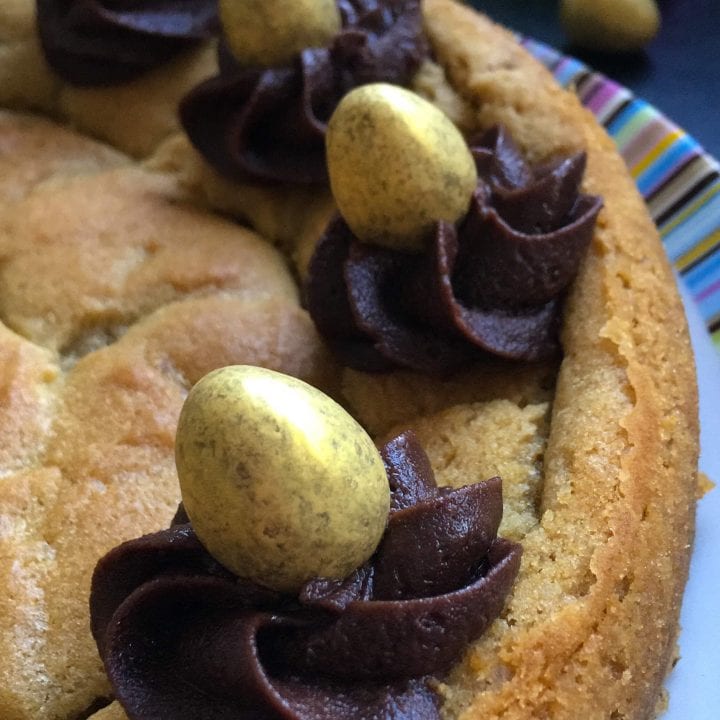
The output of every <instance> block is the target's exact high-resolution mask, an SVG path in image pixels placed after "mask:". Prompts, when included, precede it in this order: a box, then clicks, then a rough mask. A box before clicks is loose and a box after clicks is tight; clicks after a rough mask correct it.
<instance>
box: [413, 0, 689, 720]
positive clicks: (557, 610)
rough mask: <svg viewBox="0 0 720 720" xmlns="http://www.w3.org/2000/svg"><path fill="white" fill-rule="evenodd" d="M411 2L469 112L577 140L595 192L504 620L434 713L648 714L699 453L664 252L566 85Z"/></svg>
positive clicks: (455, 14) (671, 626)
mask: <svg viewBox="0 0 720 720" xmlns="http://www.w3.org/2000/svg"><path fill="white" fill-rule="evenodd" d="M425 10H426V18H427V23H428V28H429V31H430V33H431V35H432V37H433V43H434V46H435V48H436V51H437V52H438V54H439V57H440V61H441V62H442V63H443V65H445V67H446V68H448V71H449V74H450V78H451V82H452V84H453V86H454V87H455V88H456V90H457V91H458V92H459V93H460V94H461V95H462V97H464V98H466V99H469V101H470V103H471V104H472V105H473V106H474V107H476V108H477V119H478V123H479V125H486V124H487V123H488V122H503V123H504V124H506V125H507V126H508V127H509V128H510V130H511V132H512V133H513V134H514V135H515V136H516V137H517V138H518V140H519V142H520V143H521V145H522V146H523V147H524V148H525V149H526V151H528V152H529V153H530V154H531V155H533V156H536V157H538V158H540V157H542V156H544V155H545V153H546V152H548V153H551V154H552V153H554V152H555V151H558V152H560V151H567V150H568V149H571V148H574V147H577V146H578V144H579V146H580V147H584V148H585V149H586V150H587V152H588V169H587V173H586V179H585V188H586V190H587V191H589V192H593V193H598V194H601V195H603V197H604V199H605V208H604V210H603V212H602V213H601V216H600V220H599V226H598V231H597V232H596V235H595V238H594V242H593V246H592V248H591V251H590V253H589V255H588V257H587V260H586V262H585V263H584V266H583V268H582V270H581V273H580V276H579V277H578V279H577V281H576V283H575V285H574V288H573V292H572V294H571V297H570V299H569V301H568V304H567V308H566V319H565V323H564V336H563V345H564V350H565V357H564V360H563V363H562V366H561V368H560V372H559V375H558V381H557V389H556V393H555V398H554V402H553V414H552V421H551V428H550V434H549V437H548V446H547V451H546V454H545V464H544V485H543V490H542V498H541V504H540V513H541V515H540V523H539V525H538V526H537V528H535V529H533V530H532V531H531V532H530V533H528V535H527V536H526V538H525V541H524V546H525V554H524V561H523V569H522V571H521V577H520V581H519V582H518V584H517V585H516V588H515V590H514V592H513V597H512V599H511V601H510V604H509V607H508V610H507V612H506V615H505V618H504V622H499V623H497V624H496V626H495V627H494V628H493V631H492V632H491V633H489V634H488V636H486V638H484V639H483V640H481V641H480V642H479V643H478V644H477V646H476V647H475V648H473V649H472V651H471V652H470V653H469V654H468V657H467V658H466V660H465V662H464V663H463V665H462V667H461V668H460V669H459V670H458V671H457V672H456V673H455V674H454V676H453V682H451V683H450V684H449V685H448V686H447V690H446V696H447V697H448V700H449V703H450V705H449V710H448V714H449V715H451V716H453V715H454V714H455V711H456V712H457V713H458V714H459V715H460V717H467V718H473V717H477V718H481V717H503V718H530V717H533V718H538V717H544V716H547V717H552V718H554V719H557V720H559V719H560V718H565V717H567V718H571V717H572V718H577V717H591V718H595V717H597V718H601V717H602V718H609V717H613V718H623V717H625V718H645V717H651V716H653V714H654V711H655V706H656V702H657V699H658V695H659V692H660V685H661V682H662V680H663V678H664V676H665V673H666V672H667V669H668V666H669V663H670V661H671V658H672V653H673V645H674V642H675V634H676V628H677V615H678V611H679V602H680V597H681V593H682V588H683V587H684V583H685V578H686V574H687V563H688V557H689V546H690V544H691V542H692V533H693V494H694V488H695V479H694V473H695V467H696V460H697V397H696V390H695V379H694V365H693V360H692V353H691V350H690V346H689V340H688V335H687V329H686V325H685V319H684V313H683V310H682V306H681V303H680V300H679V297H678V295H677V291H676V289H675V286H674V282H673V280H672V274H671V271H670V267H669V264H668V261H667V259H666V257H665V255H664V253H663V250H662V247H661V244H660V242H659V239H658V236H657V231H656V230H655V228H654V227H653V225H652V223H651V221H650V219H649V217H648V215H647V211H646V210H645V208H644V206H643V203H642V200H641V199H640V197H639V195H638V193H637V191H636V189H635V187H634V185H633V183H632V180H631V179H630V177H629V175H628V173H627V171H626V170H625V168H624V166H623V164H622V161H621V159H620V158H619V156H618V155H617V152H616V151H615V149H614V147H613V146H612V143H611V141H610V140H609V139H608V137H607V136H606V135H605V133H604V132H603V131H602V130H601V129H600V128H599V127H598V126H597V125H596V123H595V121H594V120H593V119H592V118H591V117H590V115H589V113H587V112H586V111H584V110H582V109H581V107H580V105H579V103H578V101H577V100H576V98H574V97H573V96H571V95H570V94H568V93H562V92H561V91H559V90H558V89H557V87H556V86H555V84H554V82H553V81H552V79H551V78H550V76H549V75H548V74H547V73H546V72H545V71H544V70H542V69H540V68H539V67H538V65H537V63H535V62H534V61H533V60H531V59H530V58H528V57H527V56H526V55H525V54H524V53H523V52H521V51H519V50H518V49H517V46H516V45H515V44H514V42H513V41H512V39H511V38H509V37H508V36H507V34H506V33H505V32H504V31H501V30H500V29H498V28H497V27H496V26H494V25H492V24H491V23H489V22H488V21H487V20H485V19H483V18H480V17H478V16H476V15H474V14H473V13H471V12H469V11H468V10H467V9H464V8H461V7H459V6H456V5H454V4H452V3H451V2H449V0H427V2H426V6H425ZM491 41H492V42H491ZM468 690H469V691H470V692H469V693H468V692H467V691H468ZM477 691H480V692H477Z"/></svg>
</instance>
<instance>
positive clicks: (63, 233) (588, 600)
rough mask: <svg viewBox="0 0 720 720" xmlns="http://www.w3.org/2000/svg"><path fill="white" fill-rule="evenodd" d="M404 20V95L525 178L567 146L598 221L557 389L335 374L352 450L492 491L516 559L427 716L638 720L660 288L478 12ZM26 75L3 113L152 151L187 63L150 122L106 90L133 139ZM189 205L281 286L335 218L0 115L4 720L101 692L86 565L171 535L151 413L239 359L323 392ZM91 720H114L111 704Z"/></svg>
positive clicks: (592, 136)
mask: <svg viewBox="0 0 720 720" xmlns="http://www.w3.org/2000/svg"><path fill="white" fill-rule="evenodd" d="M31 4H32V0H12V2H11V3H10V4H9V5H8V8H9V11H8V10H6V9H5V8H4V7H3V9H2V11H0V87H2V82H1V81H2V78H3V77H4V75H3V73H7V72H8V70H7V68H8V67H11V68H12V67H13V65H12V63H10V64H9V65H8V62H7V58H8V57H11V60H12V62H13V63H17V62H19V61H18V58H19V57H21V55H22V53H25V54H26V56H29V55H32V53H33V52H35V53H36V52H37V50H36V49H35V50H33V48H34V44H36V41H35V39H34V35H33V33H32V29H31V26H30V25H29V24H28V17H29V16H28V6H29V5H31ZM424 9H425V17H426V24H427V30H428V33H429V35H430V37H431V41H432V44H433V46H434V50H435V54H436V56H437V59H438V61H439V63H440V66H437V65H434V66H433V65H432V64H430V65H428V66H426V67H425V68H424V69H423V71H422V73H421V75H420V77H419V79H418V83H417V87H418V89H419V90H420V91H421V92H423V94H425V95H426V96H429V97H433V98H435V99H436V100H437V101H438V102H439V103H440V104H442V106H443V107H446V108H447V109H448V110H449V112H450V113H451V114H452V117H453V119H455V120H456V122H458V123H459V124H460V125H461V126H462V127H463V129H465V130H466V131H467V132H472V131H473V130H478V129H482V128H486V127H488V126H489V125H492V124H494V123H496V122H502V123H503V124H505V125H506V126H508V127H509V129H510V130H511V132H512V133H513V135H514V136H515V137H516V139H517V140H518V141H519V143H520V145H521V147H522V148H523V150H524V151H525V152H526V153H527V154H528V156H529V157H530V158H531V159H532V160H535V161H541V160H544V159H547V158H548V157H550V156H553V155H555V154H558V153H565V152H569V151H574V150H577V149H579V148H584V149H586V150H587V152H588V170H587V174H586V180H585V186H586V190H587V191H589V192H594V193H598V194H601V195H603V196H604V198H605V209H604V210H603V212H602V214H601V216H600V220H599V226H598V231H597V233H596V236H595V239H594V242H593V245H592V248H591V251H590V253H589V255H588V257H587V260H586V262H585V263H584V266H583V268H582V270H581V274H580V277H579V278H578V281H577V282H576V283H575V286H574V289H573V291H572V294H571V296H570V298H569V300H568V303H567V307H566V317H565V324H564V334H563V344H564V349H565V356H564V359H563V362H562V365H561V366H560V368H559V371H558V369H557V368H555V367H535V368H527V369H524V370H523V371H522V372H518V371H517V369H516V368H512V369H508V368H507V367H504V366H503V365H502V364H499V365H498V366H497V367H493V368H492V369H491V370H490V371H488V369H482V370H473V371H471V372H469V373H467V374H465V375H463V376H459V377H457V378H453V379H452V380H450V381H437V380H429V379H427V378H423V377H420V376H416V375H413V374H412V373H394V374H392V375H389V376H368V375H364V374H362V373H356V372H350V371H345V372H344V374H343V381H342V396H343V397H344V400H345V401H346V402H347V404H348V405H349V406H350V407H351V408H353V409H354V411H355V412H356V413H357V415H358V416H359V417H360V418H361V419H362V420H363V422H365V424H366V425H367V426H368V427H369V428H370V429H371V430H372V431H373V432H374V433H376V434H384V433H387V432H388V431H389V430H391V429H392V428H393V427H394V426H396V425H398V424H401V425H403V426H407V425H413V426H414V427H415V428H416V429H417V431H418V432H419V433H420V435H421V437H423V438H424V439H425V441H426V442H427V446H428V450H429V454H430V457H431V460H432V462H433V465H434V467H435V469H436V472H437V474H438V476H439V478H440V480H441V481H442V482H446V483H449V484H459V483H462V482H463V481H464V479H465V478H467V477H468V476H470V479H481V478H482V477H489V476H490V475H493V474H495V473H497V472H501V473H502V474H503V475H504V476H505V477H506V515H505V519H504V522H503V531H504V532H505V533H507V534H508V535H510V536H512V537H514V538H517V539H521V540H522V542H523V545H524V560H523V565H522V569H521V574H520V578H519V580H518V583H517V585H516V587H515V589H514V591H513V594H512V597H511V598H510V599H509V602H508V607H507V609H506V611H505V613H504V614H503V617H502V618H500V619H499V620H498V621H496V622H495V623H494V624H493V626H492V627H491V629H490V631H489V632H488V634H487V635H486V636H485V637H483V638H482V639H481V640H480V641H479V642H478V643H476V644H475V646H474V647H472V648H470V649H469V651H468V653H467V655H466V657H465V658H464V659H463V661H462V662H461V663H459V665H458V667H457V668H456V669H455V671H454V672H453V673H452V674H451V676H450V678H448V680H447V682H446V683H444V684H443V685H442V686H441V692H442V693H443V696H444V698H445V705H444V713H445V715H446V716H447V717H448V718H464V719H466V720H471V719H472V718H478V720H479V719H480V718H483V719H485V718H500V717H502V718H507V719H508V720H510V719H513V718H528V719H529V718H544V717H547V718H553V720H562V718H577V717H584V716H586V717H588V718H613V720H621V718H626V719H628V720H629V719H630V718H632V719H633V720H636V719H642V718H648V717H651V716H652V715H653V714H654V712H655V707H656V702H657V700H658V697H659V695H660V689H661V683H662V680H663V678H664V675H665V673H666V671H667V668H668V665H669V663H670V661H671V659H672V657H673V647H674V640H675V633H676V628H677V612H678V607H679V601H680V596H681V593H682V588H683V585H684V581H685V576H686V572H687V561H688V555H689V546H690V543H691V540H692V530H693V503H694V491H695V480H694V472H695V466H696V458H697V419H696V407H697V398H696V390H695V382H694V369H693V363H692V356H691V353H690V349H689V343H688V337H687V331H686V327H685V321H684V316H683V312H682V307H681V305H680V301H679V298H678V296H677V293H676V291H675V289H674V286H673V283H672V281H671V278H672V275H671V271H670V268H669V266H668V263H667V260H666V258H665V256H664V253H663V250H662V247H661V245H660V242H659V240H658V237H657V233H656V231H655V229H654V228H653V226H652V223H651V222H650V220H649V218H648V215H647V212H646V210H645V208H644V206H643V203H642V201H641V199H640V198H639V196H638V194H637V191H636V190H635V187H634V185H633V183H632V180H631V179H630V178H629V176H628V174H627V172H626V170H625V168H624V166H623V164H622V161H621V159H620V158H619V156H618V155H617V153H616V151H615V149H614V147H613V146H612V143H611V142H610V140H609V139H608V138H607V136H606V135H605V134H604V132H603V131H602V130H601V129H600V128H598V127H597V125H596V123H595V121H594V119H593V118H592V117H591V116H590V115H589V114H588V113H586V112H585V111H584V110H583V109H582V108H581V107H580V105H579V103H578V101H577V99H576V98H575V97H574V96H572V95H571V94H570V93H566V92H564V91H562V90H560V89H559V88H558V87H557V86H556V85H555V83H554V81H553V80H552V78H551V77H550V75H549V74H548V73H547V72H546V71H545V70H544V69H543V68H542V67H540V66H539V64H538V63H537V62H535V61H534V60H533V59H531V58H530V57H529V56H527V55H526V53H525V52H524V51H523V50H522V49H521V48H520V47H519V46H518V45H517V44H516V42H515V41H514V39H513V38H512V37H511V36H510V35H509V34H508V33H506V32H505V31H504V30H502V29H500V28H498V27H497V26H495V25H493V24H492V23H491V22H489V21H488V20H486V19H485V18H482V17H480V16H478V15H476V14H475V13H473V12H472V11H470V10H468V9H467V8H464V7H461V6H460V5H457V4H455V3H454V2H452V0H426V1H425V6H424ZM3 53H5V54H3ZM13 53H14V54H13ZM28 54H29V55H28ZM23 57H25V56H23ZM33 62H34V63H35V64H34V65H33V64H32V63H31V74H32V76H33V78H34V80H33V82H34V83H35V85H34V86H33V87H32V88H30V89H25V90H23V89H22V88H20V86H19V85H18V84H17V83H16V84H15V85H12V86H6V87H8V88H9V89H7V90H6V91H5V93H6V94H5V95H0V104H15V105H17V104H21V105H24V106H28V105H30V106H33V107H40V108H43V109H44V110H45V111H46V112H51V113H53V114H55V115H56V116H60V117H64V118H68V117H75V119H79V120H80V122H81V124H82V126H83V127H84V128H85V129H87V130H88V131H90V132H92V133H94V134H97V135H99V136H101V137H105V138H109V139H110V140H111V141H112V143H113V144H115V145H116V146H117V147H119V148H121V149H123V150H125V151H128V152H132V153H135V154H137V155H141V156H142V155H146V154H149V152H150V151H151V150H154V149H155V147H156V146H157V145H158V143H160V141H161V140H163V138H165V137H166V136H167V135H168V134H169V133H171V132H172V130H173V127H174V126H173V122H174V121H169V120H168V117H169V115H168V113H169V108H171V107H172V103H173V102H174V100H173V97H174V94H177V93H178V92H179V91H180V89H181V88H182V87H184V83H186V82H188V80H187V79H188V78H191V79H192V78H195V77H199V76H200V75H202V74H203V73H204V72H206V70H207V67H208V66H207V65H203V64H202V62H201V61H198V62H196V61H195V60H193V59H192V58H185V59H181V60H179V61H178V62H179V63H180V64H179V65H178V66H177V67H176V68H175V69H174V70H172V69H170V70H169V71H168V72H170V75H169V76H168V77H172V78H173V79H174V82H173V83H168V84H167V87H168V93H167V94H163V95H161V96H159V97H157V98H155V100H154V101H153V100H152V98H153V93H154V92H155V90H157V88H156V85H154V84H153V83H157V82H158V78H157V77H155V78H154V79H153V77H149V78H147V79H146V80H145V81H144V83H145V84H143V82H140V83H137V84H132V85H131V86H129V87H128V88H126V89H124V90H118V91H112V90H111V91H103V92H104V93H108V94H107V97H108V98H112V99H113V103H114V102H116V100H117V98H120V97H122V98H123V101H122V102H123V103H127V104H128V106H129V107H135V108H138V107H146V106H148V105H149V106H150V108H151V110H152V111H151V112H149V113H147V115H148V118H147V120H146V118H145V117H138V118H137V123H138V124H137V125H134V124H133V123H125V122H116V120H117V118H116V116H114V115H112V114H109V115H103V114H100V115H98V114H97V113H96V112H95V111H94V110H93V107H95V109H97V104H98V103H99V105H100V107H101V109H103V108H106V107H107V105H105V102H106V97H105V96H104V95H102V93H93V92H89V93H85V92H83V93H73V92H72V91H70V92H68V91H67V90H66V89H65V90H64V89H63V88H62V87H61V85H60V84H59V83H58V82H57V81H55V80H54V79H53V78H52V75H51V74H49V72H48V70H47V68H45V67H44V63H43V62H42V60H41V59H37V58H36V59H35V60H34V61H33ZM183 63H185V64H183ZM193 73H194V74H193ZM161 74H162V73H161ZM161 84H162V83H161ZM153 88H154V89H153ZM146 121H147V125H146V124H145V123H146ZM188 197H191V198H192V199H193V201H194V202H195V203H196V205H201V206H205V207H208V206H209V207H214V208H218V209H221V210H223V211H226V212H232V213H234V214H237V215H240V216H242V217H246V218H248V217H249V218H250V219H251V220H252V221H253V222H254V223H255V225H256V227H258V228H259V229H261V231H263V232H265V233H267V234H268V235H269V236H271V237H272V239H273V240H279V241H281V243H282V245H283V247H284V249H286V251H287V254H289V255H292V256H293V257H294V258H295V260H296V261H297V263H298V267H299V268H300V270H301V271H302V268H303V267H304V264H305V262H306V260H307V256H308V254H309V249H310V248H311V246H312V243H313V240H314V238H316V237H317V234H318V232H319V228H320V227H321V226H322V224H323V222H324V220H325V218H326V217H327V216H328V214H329V213H330V212H331V211H332V206H331V204H330V203H329V201H328V198H327V197H326V196H323V195H318V196H316V197H311V196H309V195H308V194H307V193H302V192H295V191H293V190H291V189H284V190H282V191H268V190H267V189H266V188H257V187H253V186H249V185H248V186H241V187H239V186H233V185H231V184H230V183H227V182H225V181H221V180H220V179H219V178H217V177H216V176H215V175H214V174H213V173H212V172H211V171H209V170H208V169H207V168H206V167H205V166H204V165H203V164H202V163H201V162H200V161H199V160H198V158H197V156H196V155H195V154H194V152H193V151H192V150H191V149H190V148H189V145H188V144H187V141H186V140H185V139H184V138H182V136H180V135H172V136H171V137H169V138H168V139H167V141H166V142H164V143H162V144H161V146H160V149H159V151H158V152H157V153H156V154H155V155H154V157H153V158H151V159H150V160H149V161H148V162H147V163H146V164H145V166H144V168H143V167H139V166H138V165H137V164H135V163H133V162H132V161H130V160H129V159H127V158H126V157H125V156H123V155H120V154H118V153H116V152H114V151H111V150H108V149H107V148H104V147H103V146H100V145H98V144H97V143H94V142H92V141H89V140H87V139H85V138H81V137H79V136H77V135H74V134H72V133H70V132H68V131H66V130H62V129H60V128H58V127H57V126H55V125H53V124H52V123H48V122H46V121H43V120H37V119H32V118H26V117H21V116H17V115H13V114H10V113H4V112H0V258H2V265H0V274H1V275H2V282H1V283H0V319H2V322H3V324H2V325H0V390H1V391H2V397H3V400H4V402H3V403H2V404H0V441H3V442H2V445H1V446H0V463H1V465H0V469H1V470H2V473H1V474H0V583H1V584H2V585H3V586H4V587H7V588H8V592H7V593H6V595H5V596H2V595H0V716H2V717H3V719H4V720H15V719H16V718H17V719H18V720H21V719H22V720H28V719H29V718H33V720H35V719H37V718H60V717H68V716H72V715H74V714H77V713H79V712H81V711H82V710H83V709H84V708H86V707H88V706H89V705H90V704H91V703H92V702H93V701H94V700H95V699H96V698H97V697H101V696H104V695H106V694H107V692H108V688H107V684H106V681H105V680H104V677H103V674H102V669H101V667H100V663H99V660H98V658H97V654H96V652H95V650H94V647H93V645H92V641H91V639H90V637H89V632H88V629H87V610H86V605H85V597H86V594H87V585H88V582H89V573H90V571H91V569H92V566H93V564H94V562H95V560H96V559H97V557H99V555H100V554H102V553H103V552H104V551H105V550H106V549H108V548H109V547H110V546H112V545H114V544H116V543H117V542H118V541H119V540H121V539H124V538H127V537H131V536H135V535H138V534H140V533H142V532H147V531H150V530H154V529H157V528H158V527H161V526H163V525H164V524H166V523H167V520H168V518H169V517H170V515H171V514H172V512H173V509H174V504H175V502H176V501H177V486H176V477H175V473H174V467H173V462H172V444H173V437H174V427H175V420H176V417H177V412H178V410H179V407H180V404H181V402H182V399H183V396H184V393H185V392H186V390H187V388H188V387H189V386H190V385H191V384H192V383H193V382H194V381H195V380H197V379H198V378H199V377H201V376H202V375H203V374H204V373H205V372H207V371H208V370H209V369H211V368H213V367H216V366H219V365H223V364H228V363H232V362H251V363H256V364H263V365H266V366H268V367H273V368H277V369H281V370H284V371H285V372H290V373H292V374H295V375H299V376H301V377H305V378H307V379H309V380H310V381H312V382H314V383H315V384H317V385H320V386H321V387H325V388H326V389H337V388H336V384H335V383H336V380H337V376H336V373H335V369H334V367H333V366H332V363H331V362H330V361H329V360H328V358H327V357H326V355H325V353H324V350H323V349H322V347H321V345H320V343H319V342H318V339H317V336H316V334H315V332H314V330H313V329H312V327H311V326H310V324H309V321H308V319H307V316H306V315H305V314H304V312H303V311H302V310H301V309H300V308H299V306H298V301H297V291H296V288H295V285H294V283H293V282H292V281H291V276H290V275H289V274H288V271H287V269H286V268H285V266H284V262H283V260H281V258H280V256H279V255H278V254H276V253H275V251H273V250H272V249H270V248H269V246H267V245H266V244H265V243H263V242H262V241H261V240H260V239H259V238H258V237H257V236H255V235H254V234H253V233H251V232H249V231H246V230H243V229H241V228H239V227H237V226H235V225H232V224H230V223H229V222H227V221H225V220H220V219H219V218H218V217H213V216H209V215H208V214H206V213H205V212H204V211H201V210H198V209H197V207H195V208H193V207H190V206H189V205H187V204H185V200H186V199H187V198H188ZM39 248H42V251H41V252H39V251H38V249H39ZM38 278H43V279H44V280H45V282H37V279H38ZM33 279H34V280H35V282H33ZM549 407H550V408H551V409H550V410H549V411H548V408H549ZM99 418H100V419H101V420H99ZM108 529H111V534H109V532H108ZM78 548H80V550H78ZM95 717H97V718H98V720H121V719H122V718H124V714H123V712H122V710H121V709H120V708H119V707H118V706H117V704H116V703H114V704H112V705H110V706H109V707H107V708H106V709H104V710H102V711H100V712H99V713H97V715H96V716H95Z"/></svg>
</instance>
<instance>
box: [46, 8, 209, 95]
mask: <svg viewBox="0 0 720 720" xmlns="http://www.w3.org/2000/svg"><path fill="white" fill-rule="evenodd" d="M37 25H38V32H39V35H40V41H41V43H42V47H43V50H44V52H45V56H46V58H47V60H48V62H49V64H50V65H51V66H52V67H53V69H54V70H55V71H56V72H57V73H58V75H60V76H61V77H62V78H63V79H64V80H67V81H68V82H70V83H72V84H74V85H114V84H118V83H123V82H127V81H128V80H132V79H133V78H136V77H138V76H139V75H141V74H142V73H144V72H146V71H148V70H150V69H152V68H154V67H157V66H158V65H161V64H162V63H164V62H166V61H168V60H169V59H170V58H172V57H174V56H175V55H177V54H178V53H180V52H182V51H184V50H187V49H189V48H191V47H192V46H193V45H195V44H196V43H198V42H199V41H202V40H208V39H210V38H211V37H213V35H216V34H217V32H218V31H219V21H218V17H217V0H153V1H152V2H147V1H146V0H37Z"/></svg>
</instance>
